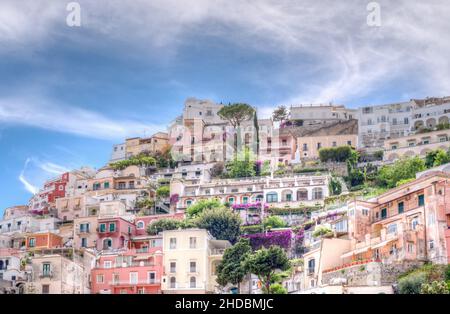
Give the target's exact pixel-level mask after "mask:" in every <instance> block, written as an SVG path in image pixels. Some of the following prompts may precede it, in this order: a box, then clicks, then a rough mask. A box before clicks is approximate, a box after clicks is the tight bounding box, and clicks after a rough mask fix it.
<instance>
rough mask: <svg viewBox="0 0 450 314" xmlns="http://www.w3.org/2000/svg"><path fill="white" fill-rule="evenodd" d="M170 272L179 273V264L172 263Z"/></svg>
mask: <svg viewBox="0 0 450 314" xmlns="http://www.w3.org/2000/svg"><path fill="white" fill-rule="evenodd" d="M170 272H171V273H176V272H177V262H170Z"/></svg>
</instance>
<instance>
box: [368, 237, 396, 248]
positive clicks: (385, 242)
mask: <svg viewBox="0 0 450 314" xmlns="http://www.w3.org/2000/svg"><path fill="white" fill-rule="evenodd" d="M396 240H397V237H395V238H393V239H389V240H386V241H383V242H380V243H378V244H375V245H374V246H372V248H374V249H376V248H379V247H382V246H385V245H386V244H388V243H389V242H392V241H396Z"/></svg>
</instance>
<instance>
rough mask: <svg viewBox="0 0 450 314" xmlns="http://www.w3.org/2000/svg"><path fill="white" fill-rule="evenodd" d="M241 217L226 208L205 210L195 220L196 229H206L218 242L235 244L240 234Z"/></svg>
mask: <svg viewBox="0 0 450 314" xmlns="http://www.w3.org/2000/svg"><path fill="white" fill-rule="evenodd" d="M241 223H242V220H241V217H240V216H239V214H237V213H234V212H233V211H232V210H231V209H228V208H211V209H205V210H203V211H202V212H201V213H199V214H198V216H197V217H196V218H195V225H196V226H197V227H198V228H201V229H206V230H208V231H209V233H211V235H212V236H213V237H215V238H216V239H218V240H228V241H230V242H231V243H235V242H236V241H237V239H238V237H239V234H240V227H241Z"/></svg>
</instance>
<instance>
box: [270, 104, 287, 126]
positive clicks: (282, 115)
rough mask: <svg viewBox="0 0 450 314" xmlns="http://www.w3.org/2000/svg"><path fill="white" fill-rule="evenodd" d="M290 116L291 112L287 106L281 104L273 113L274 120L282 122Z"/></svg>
mask: <svg viewBox="0 0 450 314" xmlns="http://www.w3.org/2000/svg"><path fill="white" fill-rule="evenodd" d="M288 116H289V112H288V110H287V109H286V107H285V106H279V107H278V108H277V109H275V110H274V111H273V113H272V119H273V121H280V122H281V123H283V121H286V120H287V118H288Z"/></svg>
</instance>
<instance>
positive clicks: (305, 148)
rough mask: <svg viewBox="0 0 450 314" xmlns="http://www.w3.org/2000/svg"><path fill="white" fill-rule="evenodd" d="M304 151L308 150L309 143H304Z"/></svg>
mask: <svg viewBox="0 0 450 314" xmlns="http://www.w3.org/2000/svg"><path fill="white" fill-rule="evenodd" d="M303 151H305V152H307V151H308V144H303Z"/></svg>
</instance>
